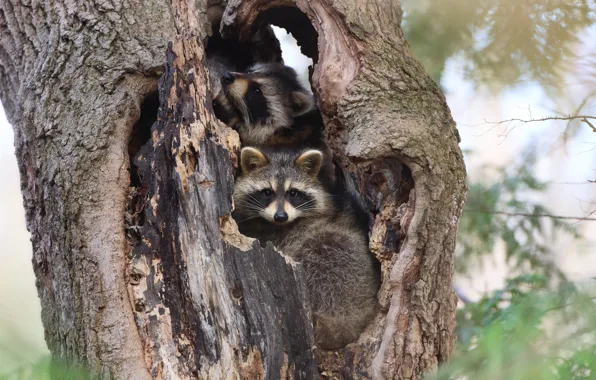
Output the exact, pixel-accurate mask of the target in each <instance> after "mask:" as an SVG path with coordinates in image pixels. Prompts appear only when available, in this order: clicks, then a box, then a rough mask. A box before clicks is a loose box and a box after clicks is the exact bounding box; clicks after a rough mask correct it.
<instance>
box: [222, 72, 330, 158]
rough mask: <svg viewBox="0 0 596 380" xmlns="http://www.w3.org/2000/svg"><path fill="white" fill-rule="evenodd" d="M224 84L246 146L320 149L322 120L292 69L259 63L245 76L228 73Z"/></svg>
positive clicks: (244, 74) (310, 97) (311, 98)
mask: <svg viewBox="0 0 596 380" xmlns="http://www.w3.org/2000/svg"><path fill="white" fill-rule="evenodd" d="M221 82H222V88H223V92H224V94H225V96H226V97H227V99H228V101H229V102H230V103H231V104H232V105H233V106H234V107H235V108H236V110H237V112H238V113H239V114H240V115H241V118H242V123H239V124H238V126H237V128H236V129H237V130H238V134H239V135H240V140H241V141H242V143H243V144H244V145H249V146H263V145H267V146H271V145H276V146H280V145H285V146H288V145H290V146H298V145H302V146H309V147H313V148H320V147H321V144H322V142H323V119H322V118H321V114H320V112H319V111H318V109H317V108H316V106H315V103H314V99H313V97H312V95H311V94H310V93H309V92H308V91H307V90H306V89H305V88H304V87H303V86H302V85H301V84H300V82H299V81H298V76H297V74H296V72H295V71H294V69H292V68H291V67H288V66H284V65H283V64H280V63H259V64H256V65H254V66H252V67H251V68H250V69H249V70H248V71H247V72H246V73H238V72H228V73H225V74H224V75H223V76H222V77H221Z"/></svg>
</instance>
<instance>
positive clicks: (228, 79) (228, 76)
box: [221, 71, 236, 84]
mask: <svg viewBox="0 0 596 380" xmlns="http://www.w3.org/2000/svg"><path fill="white" fill-rule="evenodd" d="M235 79H236V78H235V77H234V74H232V73H231V72H229V71H226V72H225V73H224V75H223V76H222V77H221V81H222V82H223V83H224V84H232V83H234V80H235Z"/></svg>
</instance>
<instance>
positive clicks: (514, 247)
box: [456, 153, 579, 278]
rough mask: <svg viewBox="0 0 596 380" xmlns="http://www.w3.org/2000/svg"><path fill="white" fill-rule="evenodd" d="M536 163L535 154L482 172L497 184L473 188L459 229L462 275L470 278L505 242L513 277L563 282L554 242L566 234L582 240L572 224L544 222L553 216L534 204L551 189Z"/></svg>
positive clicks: (488, 183) (561, 221) (557, 220)
mask: <svg viewBox="0 0 596 380" xmlns="http://www.w3.org/2000/svg"><path fill="white" fill-rule="evenodd" d="M535 161H536V160H535V156H534V154H533V153H530V154H528V155H527V157H526V159H523V160H521V161H520V162H519V163H517V164H515V165H508V166H505V167H500V168H494V167H490V166H485V167H484V168H483V171H485V172H487V173H491V172H492V173H494V176H493V178H494V179H493V180H491V181H485V182H478V183H471V184H469V192H468V199H467V202H466V205H465V207H464V212H463V215H462V217H461V220H460V224H459V237H458V248H457V255H458V257H457V260H456V271H457V273H459V274H465V273H466V272H467V271H468V268H469V265H470V264H473V263H478V262H479V260H480V259H482V258H484V257H486V256H487V255H491V254H492V253H493V251H494V248H495V243H496V242H497V241H498V240H500V241H502V242H503V243H504V246H505V255H506V258H507V262H508V264H510V265H511V268H512V269H513V270H514V271H517V272H518V273H524V272H525V271H528V270H531V271H533V273H543V274H545V275H548V276H555V277H558V278H564V275H563V273H562V272H561V271H560V270H559V269H558V268H557V267H556V265H554V263H553V262H552V260H551V258H552V253H553V252H552V242H553V240H554V239H555V238H556V236H557V234H558V233H561V232H562V233H566V234H569V235H571V236H574V237H576V238H577V237H579V235H578V233H577V230H576V227H575V226H574V225H573V224H571V223H569V222H567V221H565V220H561V219H557V218H549V217H545V216H548V215H551V212H550V211H549V210H548V207H546V206H545V205H544V204H542V203H541V202H538V201H536V200H535V199H537V198H538V197H537V195H538V194H539V193H542V192H544V191H545V190H546V189H547V184H546V183H544V182H541V181H539V180H538V179H537V178H536V177H535V176H534V174H533V173H534V165H535Z"/></svg>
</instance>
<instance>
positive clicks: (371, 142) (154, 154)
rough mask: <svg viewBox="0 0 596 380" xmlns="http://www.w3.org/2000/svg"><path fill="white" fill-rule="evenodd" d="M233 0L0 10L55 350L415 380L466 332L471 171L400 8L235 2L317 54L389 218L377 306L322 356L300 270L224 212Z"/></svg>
mask: <svg viewBox="0 0 596 380" xmlns="http://www.w3.org/2000/svg"><path fill="white" fill-rule="evenodd" d="M214 3H215V4H214ZM217 3H218V2H217V0H215V1H212V0H196V1H182V0H171V1H168V0H112V1H98V0H88V1H83V0H79V1H64V0H54V1H45V2H42V1H39V0H28V1H16V0H3V1H2V2H0V10H1V12H0V26H1V28H0V98H1V99H2V103H3V105H4V107H5V109H6V112H7V115H8V117H9V120H10V121H11V123H12V124H13V125H14V128H15V140H16V148H17V158H18V161H19V167H20V172H21V181H22V191H23V197H24V203H25V208H26V212H27V223H28V228H29V231H30V232H31V234H32V239H31V240H32V243H33V249H34V255H33V266H34V269H35V274H36V277H37V288H38V292H39V297H40V299H41V304H42V320H43V323H44V327H45V332H46V341H47V344H48V346H49V348H50V350H51V352H52V354H53V356H54V357H55V358H58V359H64V360H67V361H69V362H71V363H81V364H83V365H87V366H89V367H90V368H91V369H92V370H93V371H94V372H95V373H97V374H99V375H101V376H103V377H106V378H108V377H114V378H117V379H146V378H164V379H178V378H182V379H187V378H188V379H190V378H197V377H198V378H204V379H233V378H242V379H257V378H266V379H278V378H296V379H313V378H317V377H319V376H321V377H333V376H335V377H338V378H377V379H383V378H391V379H411V378H420V377H421V374H422V373H423V372H425V371H429V370H433V369H435V368H436V367H437V365H438V364H439V363H441V362H444V361H446V360H448V359H449V356H450V354H451V351H452V348H453V343H454V339H455V337H454V332H453V330H454V323H455V307H456V297H455V295H454V294H453V291H452V288H451V277H452V275H453V251H454V247H455V238H456V231H457V222H458V218H459V216H460V212H461V208H462V205H463V201H464V198H465V191H466V190H465V184H464V178H465V168H464V164H463V160H462V154H461V151H460V149H459V147H458V134H457V130H456V129H455V124H454V122H453V120H452V118H451V116H450V112H449V109H448V107H447V105H446V102H445V98H444V96H443V95H442V93H441V92H440V90H439V88H438V87H437V86H436V84H435V83H434V82H433V81H432V80H431V79H430V78H429V77H428V76H427V75H426V73H425V72H424V70H423V69H422V68H421V66H420V65H419V64H418V63H417V62H416V60H415V59H414V58H413V57H412V55H411V53H410V50H409V48H408V46H407V43H406V42H405V40H404V36H403V33H402V30H401V28H400V22H401V17H402V11H401V8H400V5H399V3H398V2H397V1H380V0H374V1H366V2H364V1H355V0H334V1H329V0H308V1H307V0H296V1H295V2H294V1H290V0H281V1H270V0H230V1H229V2H228V4H227V7H226V10H225V13H224V15H223V20H222V27H221V31H222V34H223V35H224V36H225V37H229V38H231V39H236V38H241V39H244V40H247V41H252V43H253V46H254V49H255V51H257V52H259V51H260V52H263V51H265V53H266V54H265V53H263V54H261V55H260V57H261V58H262V57H267V59H268V60H277V59H279V46H278V45H276V42H274V41H271V39H270V38H269V39H268V38H262V36H261V38H262V39H261V40H260V41H259V42H258V43H256V42H255V40H254V39H253V40H251V38H252V36H253V34H254V32H255V31H256V30H261V29H262V26H263V25H267V24H269V23H274V24H276V25H279V26H282V27H286V28H287V29H288V30H290V31H291V32H292V33H293V34H294V36H295V37H296V38H297V40H298V42H299V43H300V45H301V47H302V50H303V52H305V53H306V54H307V55H310V56H311V57H313V58H314V59H315V62H316V65H315V69H314V72H313V73H312V85H313V89H314V91H315V95H316V99H317V102H318V105H319V107H320V108H321V110H322V113H323V116H324V119H325V122H326V130H327V135H328V136H327V137H328V139H329V143H330V145H331V147H332V148H333V150H334V155H335V158H336V161H337V162H339V163H340V164H341V165H342V166H343V167H344V168H345V169H346V171H348V172H349V173H351V176H352V178H353V179H354V180H355V183H356V184H357V186H358V188H359V190H360V192H361V194H362V196H363V198H364V200H365V202H366V204H367V206H368V207H369V209H370V211H371V212H372V213H373V214H374V216H375V221H374V225H373V226H371V235H370V249H371V251H372V252H373V253H374V254H375V255H376V257H377V258H378V259H379V260H380V261H381V264H382V270H383V283H382V286H381V290H380V292H379V304H380V306H381V307H380V311H379V313H378V316H377V317H376V318H375V320H374V321H373V322H372V323H371V325H370V326H369V327H368V328H367V329H366V331H365V332H364V333H363V334H362V336H361V337H360V339H359V341H358V342H356V343H354V344H350V345H349V346H348V347H346V348H345V349H342V350H339V351H337V352H334V353H329V352H322V351H317V350H316V349H315V350H313V331H312V325H311V322H310V311H309V307H308V303H307V298H306V289H305V282H304V278H303V277H304V276H303V273H302V268H301V266H300V265H299V264H297V263H294V262H293V261H292V260H291V259H289V258H288V257H285V256H284V255H283V254H280V253H279V252H277V251H276V250H275V249H274V247H272V246H271V244H269V245H267V246H266V247H261V245H260V244H259V243H258V242H257V241H253V240H252V239H249V238H247V237H244V236H242V235H240V234H239V233H238V231H237V228H236V224H235V223H234V221H233V219H231V217H230V212H231V210H232V201H231V194H232V188H233V174H234V170H235V169H234V168H235V165H237V153H238V148H239V140H238V136H237V134H236V133H235V132H234V131H232V130H230V129H229V128H227V127H225V126H224V125H223V124H221V123H220V122H218V121H217V120H216V119H215V118H214V116H213V115H212V113H211V112H210V111H209V108H210V107H207V106H206V105H208V104H209V103H210V101H207V99H208V97H207V95H206V94H207V76H206V72H205V68H204V42H205V41H206V38H207V36H208V35H209V34H210V33H211V26H210V24H209V21H208V17H209V15H210V12H207V9H208V7H209V6H215V5H217ZM304 15H306V16H307V17H304ZM269 37H270V36H269ZM265 45H267V46H265ZM259 49H260V50H259ZM257 55H259V54H257ZM158 81H159V83H158ZM154 121H156V122H155V123H153V122H154ZM141 146H142V148H141Z"/></svg>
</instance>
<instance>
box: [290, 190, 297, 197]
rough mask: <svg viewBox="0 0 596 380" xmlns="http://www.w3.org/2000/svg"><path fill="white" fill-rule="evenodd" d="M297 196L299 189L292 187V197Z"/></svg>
mask: <svg viewBox="0 0 596 380" xmlns="http://www.w3.org/2000/svg"><path fill="white" fill-rule="evenodd" d="M296 196H298V190H296V189H291V190H290V197H292V198H294V197H296Z"/></svg>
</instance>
